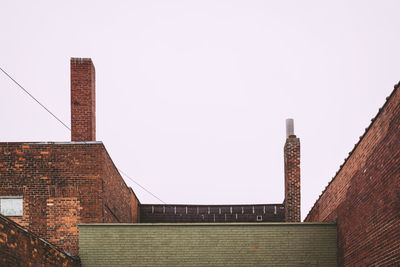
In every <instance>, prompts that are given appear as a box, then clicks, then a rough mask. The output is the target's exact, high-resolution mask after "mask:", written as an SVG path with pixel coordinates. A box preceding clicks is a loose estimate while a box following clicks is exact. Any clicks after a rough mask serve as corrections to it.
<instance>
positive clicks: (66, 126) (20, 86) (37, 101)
mask: <svg viewBox="0 0 400 267" xmlns="http://www.w3.org/2000/svg"><path fill="white" fill-rule="evenodd" d="M0 70H1V71H2V72H3V73H4V74H5V75H6V76H7V77H8V78H10V80H11V81H13V82H14V83H15V84H16V85H18V87H19V88H21V89H22V90H23V91H24V92H25V93H26V94H27V95H29V96H30V97H31V98H32V99H33V100H35V101H36V103H38V104H39V105H40V106H41V107H42V108H44V109H45V110H46V111H47V112H48V113H50V115H51V116H53V117H54V118H55V119H56V120H58V121H59V122H60V123H61V124H62V125H63V126H64V127H65V128H67V129H68V130H69V131H70V132H71V128H70V127H69V126H68V125H66V124H65V123H64V122H63V121H62V120H61V119H59V118H58V117H57V116H56V115H55V114H54V113H53V112H51V111H50V110H49V109H48V108H46V106H45V105H44V104H42V103H41V102H40V101H39V100H37V99H36V98H35V97H34V96H33V95H32V94H31V93H29V92H28V90H26V89H25V88H24V87H23V86H22V85H20V84H19V83H18V82H17V81H16V80H15V79H14V78H13V77H11V75H9V74H8V73H7V72H6V71H5V70H4V69H2V68H1V67H0ZM84 143H85V142H84ZM116 168H117V167H116ZM117 170H118V171H119V172H120V173H122V174H123V175H125V176H126V177H127V178H128V179H129V180H131V181H132V182H134V183H135V184H136V185H138V186H139V187H140V188H142V189H143V190H144V191H146V192H147V193H148V194H150V195H151V196H152V197H154V198H156V199H158V200H159V201H161V202H162V203H164V204H167V203H165V202H164V201H163V200H161V199H160V198H159V197H157V196H156V195H155V194H153V193H152V192H150V191H149V190H147V189H146V188H145V187H144V186H142V185H141V184H139V183H138V182H136V181H135V180H134V179H132V178H131V177H130V176H129V175H128V174H126V173H125V172H124V171H122V170H121V169H119V168H117ZM121 177H122V176H121Z"/></svg>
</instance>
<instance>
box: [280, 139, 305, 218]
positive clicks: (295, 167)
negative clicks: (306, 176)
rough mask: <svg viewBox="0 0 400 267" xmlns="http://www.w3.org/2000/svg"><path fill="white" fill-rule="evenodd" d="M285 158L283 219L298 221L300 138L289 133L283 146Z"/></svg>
mask: <svg viewBox="0 0 400 267" xmlns="http://www.w3.org/2000/svg"><path fill="white" fill-rule="evenodd" d="M284 159H285V200H284V205H285V220H286V222H300V221H301V217H300V139H299V138H296V136H295V135H291V136H289V137H288V138H287V139H286V143H285V147H284Z"/></svg>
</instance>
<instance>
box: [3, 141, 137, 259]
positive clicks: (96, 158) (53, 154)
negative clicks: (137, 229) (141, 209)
mask: <svg viewBox="0 0 400 267" xmlns="http://www.w3.org/2000/svg"><path fill="white" fill-rule="evenodd" d="M0 177H1V179H0V196H23V206H24V210H23V216H21V217H10V219H12V220H14V221H15V222H17V223H19V224H21V225H22V226H23V227H26V228H27V229H28V230H29V231H32V232H33V233H34V234H37V235H38V236H40V237H43V238H45V239H47V240H50V241H51V242H54V243H55V244H56V245H57V246H59V247H60V248H62V249H65V250H66V251H68V252H69V253H71V254H73V255H77V253H78V235H77V234H78V232H77V230H78V229H77V223H81V222H86V223H89V222H98V223H100V222H136V221H138V218H137V216H138V215H137V213H138V212H137V210H138V207H137V205H138V204H139V202H138V200H137V199H136V197H135V196H134V195H132V194H133V193H132V190H131V189H130V188H129V187H127V186H126V184H125V183H124V181H123V179H122V177H121V176H120V175H119V174H118V171H117V170H116V168H115V166H114V164H113V163H112V161H111V159H110V157H109V156H108V153H107V151H106V149H105V147H104V146H103V144H102V143H101V142H95V143H0ZM133 205H136V206H133ZM134 212H136V213H134ZM134 216H135V217H134Z"/></svg>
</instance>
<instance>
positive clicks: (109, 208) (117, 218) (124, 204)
mask: <svg viewBox="0 0 400 267" xmlns="http://www.w3.org/2000/svg"><path fill="white" fill-rule="evenodd" d="M103 162H104V164H103V199H104V206H103V209H104V222H109V223H111V222H123V223H128V222H137V209H138V200H137V198H136V196H134V199H132V195H131V194H132V193H131V191H132V190H131V189H130V188H129V187H128V186H127V185H126V184H125V182H124V180H123V179H122V178H121V176H120V174H119V172H118V170H117V168H116V167H115V165H114V163H113V161H112V159H111V158H110V156H109V155H108V153H107V151H106V150H103ZM135 210H136V214H135ZM135 217H136V218H135Z"/></svg>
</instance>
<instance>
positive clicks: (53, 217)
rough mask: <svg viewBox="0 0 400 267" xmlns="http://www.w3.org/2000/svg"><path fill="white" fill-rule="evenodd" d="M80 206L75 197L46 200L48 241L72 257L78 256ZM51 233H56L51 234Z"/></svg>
mask: <svg viewBox="0 0 400 267" xmlns="http://www.w3.org/2000/svg"><path fill="white" fill-rule="evenodd" d="M81 208H82V207H81V204H80V202H79V200H78V198H76V197H63V198H49V199H47V211H46V213H47V216H46V221H47V225H46V227H47V235H48V241H49V242H51V243H52V244H54V245H56V246H58V247H62V248H63V249H64V250H66V251H68V252H69V253H71V254H72V255H78V252H79V250H78V246H79V244H78V238H79V236H78V223H79V222H80V221H82V220H81V218H80V209H81ZM52 233H57V234H56V235H55V234H52Z"/></svg>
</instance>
